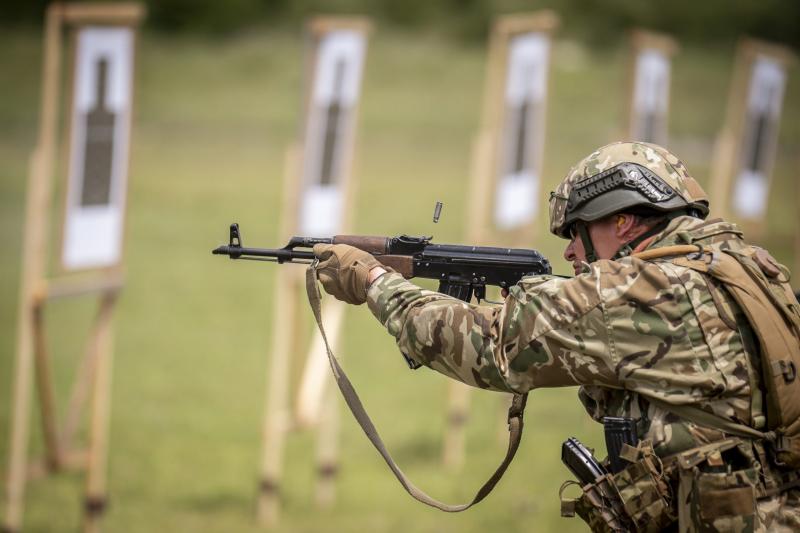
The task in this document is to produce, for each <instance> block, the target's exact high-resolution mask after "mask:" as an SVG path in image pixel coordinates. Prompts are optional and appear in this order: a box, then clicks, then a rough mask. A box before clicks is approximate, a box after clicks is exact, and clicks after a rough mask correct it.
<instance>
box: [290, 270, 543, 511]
mask: <svg viewBox="0 0 800 533" xmlns="http://www.w3.org/2000/svg"><path fill="white" fill-rule="evenodd" d="M316 266H317V261H314V262H313V263H312V264H311V266H309V267H308V269H307V270H306V293H307V294H308V303H309V304H310V305H311V310H312V311H313V312H314V319H315V320H316V321H317V327H318V328H319V332H320V334H321V335H322V340H323V341H324V342H325V350H326V351H327V353H328V362H330V365H331V371H332V372H333V377H334V378H335V379H336V384H337V385H338V386H339V390H340V391H341V392H342V396H344V401H345V402H346V403H347V407H349V408H350V412H352V413H353V416H354V417H355V419H356V421H357V422H358V424H359V425H360V426H361V429H363V430H364V433H365V434H366V436H367V438H368V439H369V441H370V442H371V443H372V445H373V446H375V449H376V450H378V453H380V454H381V457H383V460H384V461H386V464H387V465H389V468H390V469H391V470H392V472H393V473H394V475H395V477H396V478H397V480H398V481H399V482H400V484H401V485H402V486H403V488H404V489H406V491H407V492H408V493H409V494H410V495H411V496H413V497H414V498H415V499H416V500H418V501H420V502H422V503H424V504H427V505H430V506H431V507H435V508H437V509H439V510H441V511H446V512H448V513H458V512H461V511H465V510H467V509H469V508H470V507H472V506H473V505H475V504H476V503H478V502H480V501H481V500H483V499H484V498H485V497H486V496H488V495H489V493H490V492H491V491H492V489H494V487H495V485H497V482H498V481H500V478H502V477H503V474H504V473H505V471H506V469H507V468H508V465H509V464H511V461H512V459H514V455H515V454H516V453H517V449H518V448H519V443H520V439H521V438H522V427H523V424H522V414H523V412H524V411H525V402H526V401H527V399H528V394H527V393H526V394H515V395H514V399H513V401H512V402H511V407H510V408H509V409H508V450H507V451H506V456H505V458H504V459H503V462H502V463H500V466H498V467H497V470H495V472H494V474H492V476H491V477H490V478H489V479H488V480H487V481H486V482H485V483H484V484H483V485H482V486H481V488H480V489H478V492H477V493H476V494H475V497H474V498H473V499H472V501H471V502H469V503H464V504H459V505H450V504H447V503H443V502H440V501H439V500H437V499H435V498H432V497H430V496H428V495H427V494H426V493H425V492H423V491H422V490H420V489H419V488H417V487H416V486H415V485H414V484H413V483H412V482H411V480H409V479H408V478H407V477H406V475H405V474H404V473H403V471H402V470H400V467H399V466H397V464H396V463H395V462H394V459H392V456H391V454H390V453H389V451H388V450H387V449H386V445H385V444H384V443H383V440H381V437H380V435H378V430H377V429H375V425H374V424H373V423H372V420H370V418H369V415H367V412H366V410H365V409H364V405H363V404H362V403H361V400H360V399H359V397H358V394H356V391H355V389H354V388H353V385H352V383H350V380H349V379H348V378H347V375H346V374H345V373H344V370H342V367H341V366H340V365H339V361H338V360H337V359H336V356H334V355H333V351H331V347H330V344H328V337H327V335H326V334H325V328H324V327H322V316H321V305H320V301H321V296H320V293H319V287H317V270H316Z"/></svg>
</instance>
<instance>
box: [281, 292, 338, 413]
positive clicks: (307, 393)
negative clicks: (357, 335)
mask: <svg viewBox="0 0 800 533" xmlns="http://www.w3.org/2000/svg"><path fill="white" fill-rule="evenodd" d="M300 299H301V300H303V296H300ZM346 305H347V304H345V303H344V302H340V301H338V300H334V299H333V298H329V299H328V300H327V301H326V302H325V304H324V305H323V306H322V318H323V320H324V324H325V331H326V332H327V333H328V343H329V344H330V346H331V349H332V350H337V347H338V346H339V337H340V334H341V331H342V326H343V322H344V313H345V306H346ZM330 381H331V370H330V363H329V362H328V353H327V351H326V350H325V342H324V341H323V339H322V335H320V334H319V332H314V339H313V340H312V341H311V349H310V350H309V351H308V357H307V358H306V365H305V369H304V372H303V377H302V379H301V380H300V390H299V394H298V395H297V408H296V409H295V417H294V418H295V421H296V423H297V427H298V428H301V429H303V428H309V427H312V426H315V425H317V424H318V423H319V422H320V419H324V415H323V414H322V411H323V410H324V409H325V408H324V405H325V404H326V402H328V401H329V398H328V394H327V392H326V391H327V389H328V388H329V386H330Z"/></svg>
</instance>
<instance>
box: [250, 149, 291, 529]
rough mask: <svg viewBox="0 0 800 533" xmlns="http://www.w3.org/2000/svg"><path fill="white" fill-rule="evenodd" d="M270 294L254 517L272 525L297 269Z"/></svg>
mask: <svg viewBox="0 0 800 533" xmlns="http://www.w3.org/2000/svg"><path fill="white" fill-rule="evenodd" d="M300 152H301V150H300V147H299V146H297V145H294V146H290V147H289V148H288V149H287V151H286V157H285V160H284V180H283V181H284V192H283V205H284V206H290V205H294V203H295V202H296V200H295V199H296V198H297V179H296V176H297V174H298V169H299V163H300V161H299V159H300ZM293 215H294V213H293V212H289V210H288V209H286V208H285V207H284V210H283V216H282V218H281V235H285V234H287V233H289V232H290V231H291V229H289V228H291V217H292V216H293ZM275 275H276V278H275V289H274V293H273V298H272V302H273V317H274V318H273V327H272V347H271V349H270V356H269V371H268V375H267V379H268V382H267V393H266V398H265V403H264V424H263V431H262V440H263V448H262V454H261V473H260V477H259V486H258V505H257V519H258V521H259V523H260V524H262V525H265V526H273V525H275V524H277V523H278V520H279V518H280V481H281V476H282V474H283V449H284V442H285V441H286V433H287V431H288V430H289V420H290V417H291V414H290V409H289V378H290V376H289V374H290V372H289V365H290V360H289V358H290V357H291V356H292V354H293V353H294V350H293V347H294V346H296V343H295V342H294V336H295V335H294V333H295V331H296V327H297V324H296V320H295V318H296V315H297V302H298V297H299V296H300V282H299V279H298V272H297V271H296V270H294V269H291V268H279V269H277V271H276V273H275Z"/></svg>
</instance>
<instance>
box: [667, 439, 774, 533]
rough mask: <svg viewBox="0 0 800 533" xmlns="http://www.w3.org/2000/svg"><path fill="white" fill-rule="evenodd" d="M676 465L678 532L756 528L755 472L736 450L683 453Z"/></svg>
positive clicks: (707, 532)
mask: <svg viewBox="0 0 800 533" xmlns="http://www.w3.org/2000/svg"><path fill="white" fill-rule="evenodd" d="M677 463H678V468H679V470H680V481H679V485H678V515H679V524H680V532H681V533H712V532H727V531H737V532H741V533H747V532H751V531H756V530H757V529H758V527H759V519H758V513H757V510H756V507H757V503H756V487H757V484H758V469H757V465H756V464H754V463H753V461H752V460H751V459H749V458H748V457H747V456H746V455H744V454H743V453H742V452H741V451H740V450H739V449H738V447H736V446H733V447H731V448H729V449H722V450H720V449H719V448H717V449H715V450H713V449H712V450H708V451H706V452H705V453H700V454H698V453H691V452H687V453H686V454H681V456H679V457H678V461H677Z"/></svg>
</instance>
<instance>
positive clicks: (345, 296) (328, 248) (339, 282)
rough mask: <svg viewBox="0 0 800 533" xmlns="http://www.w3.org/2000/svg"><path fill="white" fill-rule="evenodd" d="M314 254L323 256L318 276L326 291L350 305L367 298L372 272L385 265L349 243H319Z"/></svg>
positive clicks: (320, 258) (320, 259)
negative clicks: (370, 272) (368, 283)
mask: <svg viewBox="0 0 800 533" xmlns="http://www.w3.org/2000/svg"><path fill="white" fill-rule="evenodd" d="M314 255H315V256H317V258H319V265H317V276H318V277H319V280H320V282H322V286H323V287H324V288H325V292H327V293H328V294H330V295H331V296H333V297H334V298H336V299H337V300H342V301H343V302H347V303H349V304H354V305H361V304H363V303H364V302H366V301H367V282H368V280H369V271H370V270H372V269H373V268H375V267H380V266H382V265H381V264H380V263H379V262H378V260H377V259H375V258H374V257H373V256H372V255H370V254H368V253H367V252H364V251H362V250H359V249H358V248H354V247H352V246H349V245H347V244H315V245H314ZM384 268H385V267H384Z"/></svg>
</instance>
